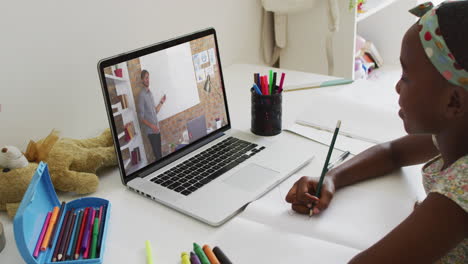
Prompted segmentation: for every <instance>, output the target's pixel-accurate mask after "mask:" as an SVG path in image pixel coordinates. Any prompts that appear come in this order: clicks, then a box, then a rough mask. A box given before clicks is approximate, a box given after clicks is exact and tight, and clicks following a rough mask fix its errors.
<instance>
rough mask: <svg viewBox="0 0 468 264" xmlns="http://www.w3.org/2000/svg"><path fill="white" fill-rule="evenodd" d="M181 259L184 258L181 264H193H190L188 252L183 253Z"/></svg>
mask: <svg viewBox="0 0 468 264" xmlns="http://www.w3.org/2000/svg"><path fill="white" fill-rule="evenodd" d="M181 258H182V261H181V262H182V263H181V264H191V263H190V258H189V255H188V253H187V252H182V254H181Z"/></svg>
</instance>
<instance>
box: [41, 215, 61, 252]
mask: <svg viewBox="0 0 468 264" xmlns="http://www.w3.org/2000/svg"><path fill="white" fill-rule="evenodd" d="M58 213H59V207H58V206H55V207H54V210H53V211H52V213H51V214H50V219H49V223H48V225H47V231H46V233H45V235H44V239H43V240H42V244H41V251H45V250H46V249H47V246H48V245H49V240H50V238H51V235H52V231H53V229H54V226H55V223H56V222H57V216H58Z"/></svg>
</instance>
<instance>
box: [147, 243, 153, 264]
mask: <svg viewBox="0 0 468 264" xmlns="http://www.w3.org/2000/svg"><path fill="white" fill-rule="evenodd" d="M145 248H146V264H153V250H152V249H151V243H150V241H149V240H146V242H145Z"/></svg>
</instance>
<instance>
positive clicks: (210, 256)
mask: <svg viewBox="0 0 468 264" xmlns="http://www.w3.org/2000/svg"><path fill="white" fill-rule="evenodd" d="M203 251H204V252H205V254H206V256H207V257H208V260H210V262H211V264H221V263H220V262H219V260H218V258H217V257H216V256H215V254H214V253H213V250H211V248H210V246H208V245H204V246H203Z"/></svg>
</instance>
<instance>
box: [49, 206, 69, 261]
mask: <svg viewBox="0 0 468 264" xmlns="http://www.w3.org/2000/svg"><path fill="white" fill-rule="evenodd" d="M69 216H70V211H67V212H66V213H65V218H64V219H63V221H62V224H61V226H60V232H59V235H58V239H57V242H55V249H54V253H53V254H52V261H53V262H55V261H57V254H58V252H59V248H60V245H61V243H62V240H63V237H64V233H65V225H66V223H67V221H68V217H69Z"/></svg>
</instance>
